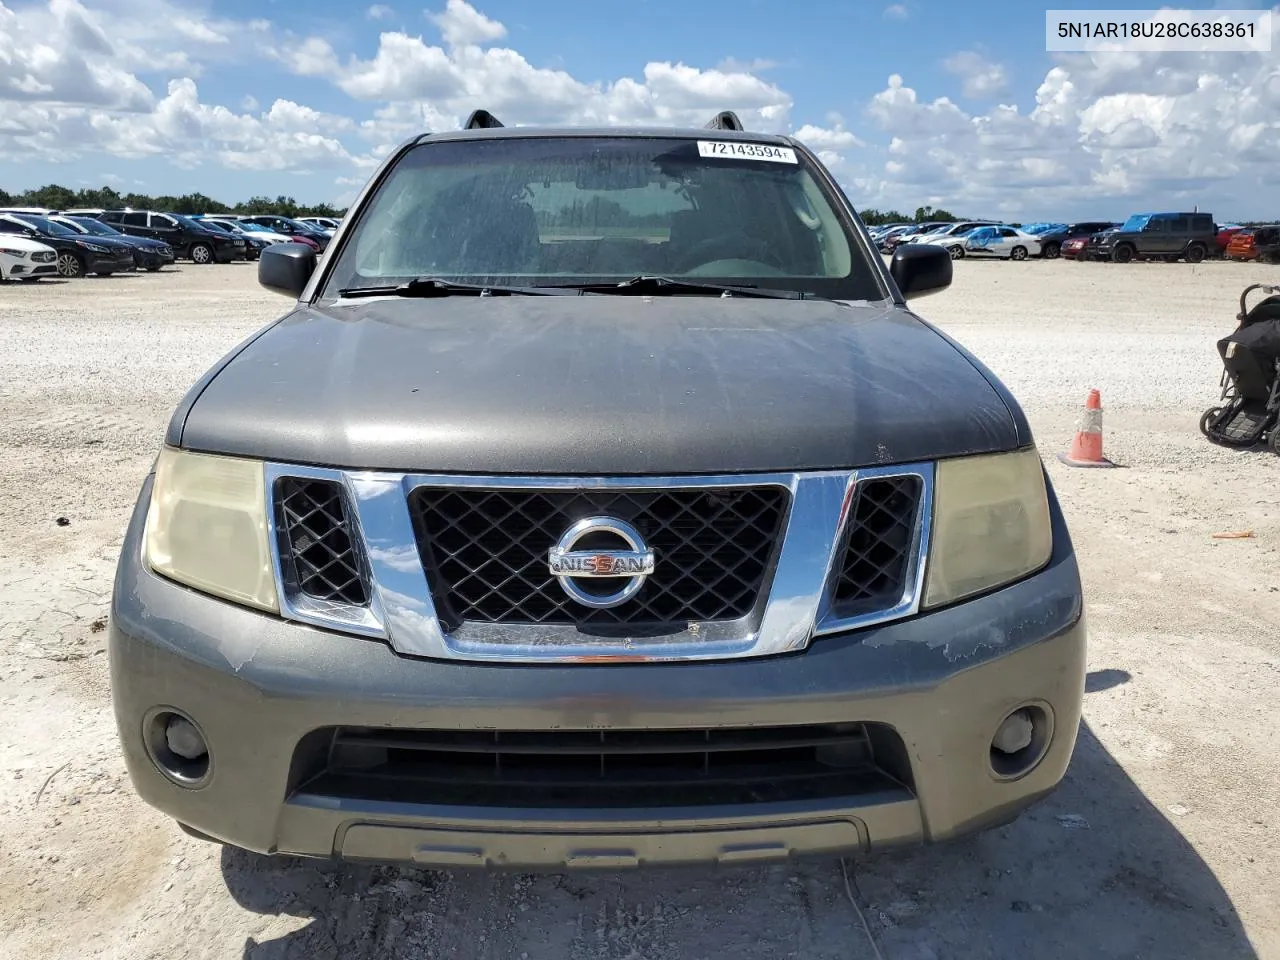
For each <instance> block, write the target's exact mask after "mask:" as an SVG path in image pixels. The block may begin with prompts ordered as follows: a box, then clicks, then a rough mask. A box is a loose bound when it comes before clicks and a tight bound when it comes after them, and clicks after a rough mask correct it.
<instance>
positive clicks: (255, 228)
mask: <svg viewBox="0 0 1280 960" xmlns="http://www.w3.org/2000/svg"><path fill="white" fill-rule="evenodd" d="M239 226H240V228H241V229H242V230H248V231H249V232H250V233H275V231H274V230H272V229H271V228H270V227H264V226H263V225H262V224H260V223H249V222H245V223H241V224H239Z"/></svg>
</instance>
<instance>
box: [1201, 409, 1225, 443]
mask: <svg viewBox="0 0 1280 960" xmlns="http://www.w3.org/2000/svg"><path fill="white" fill-rule="evenodd" d="M1220 416H1222V408H1221V407H1210V408H1209V409H1208V410H1206V411H1205V412H1204V413H1202V414H1201V415H1200V432H1201V433H1203V434H1204V435H1205V436H1206V437H1208V438H1209V439H1210V440H1213V439H1214V437H1213V434H1211V433H1210V432H1209V424H1211V423H1213V421H1215V420H1217V419H1218V417H1220Z"/></svg>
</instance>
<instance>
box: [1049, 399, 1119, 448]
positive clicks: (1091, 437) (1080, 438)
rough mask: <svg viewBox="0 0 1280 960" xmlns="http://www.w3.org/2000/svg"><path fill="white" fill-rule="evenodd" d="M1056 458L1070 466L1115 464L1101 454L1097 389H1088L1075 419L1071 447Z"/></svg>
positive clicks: (1100, 408) (1100, 409) (1100, 418)
mask: <svg viewBox="0 0 1280 960" xmlns="http://www.w3.org/2000/svg"><path fill="white" fill-rule="evenodd" d="M1058 459H1059V460H1061V461H1062V462H1063V463H1065V464H1067V466H1070V467H1114V466H1115V464H1114V463H1112V462H1111V461H1110V460H1108V459H1107V458H1106V457H1104V456H1103V455H1102V394H1101V393H1099V392H1098V391H1097V390H1090V391H1089V396H1088V397H1087V398H1086V399H1085V401H1084V412H1083V414H1082V415H1081V418H1080V419H1079V420H1078V421H1076V435H1075V437H1074V438H1073V439H1072V441H1071V449H1070V450H1068V451H1067V452H1066V453H1060V454H1058Z"/></svg>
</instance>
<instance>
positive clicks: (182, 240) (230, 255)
mask: <svg viewBox="0 0 1280 960" xmlns="http://www.w3.org/2000/svg"><path fill="white" fill-rule="evenodd" d="M98 219H99V220H101V221H102V222H103V223H106V224H109V225H110V226H113V227H115V228H116V229H117V230H119V231H120V232H121V233H127V234H129V235H130V236H131V237H150V238H151V239H153V240H163V241H164V242H165V243H167V244H169V246H170V247H172V248H173V252H174V254H175V255H176V256H178V257H179V258H181V259H183V260H190V261H191V262H192V263H197V264H205V263H230V262H231V261H233V260H243V259H244V258H245V247H246V244H245V241H244V240H243V239H241V238H240V237H231V236H228V235H227V234H225V233H222V232H221V231H219V230H211V229H210V228H208V227H204V226H201V225H200V224H199V223H197V222H196V221H195V220H192V219H190V218H189V217H184V216H181V215H179V214H176V213H162V212H158V211H153V210H107V211H105V212H104V213H102V214H100V215H99V217H98Z"/></svg>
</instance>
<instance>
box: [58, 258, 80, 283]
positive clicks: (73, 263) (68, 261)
mask: <svg viewBox="0 0 1280 960" xmlns="http://www.w3.org/2000/svg"><path fill="white" fill-rule="evenodd" d="M58 276H60V277H65V278H67V279H69V280H72V279H79V278H81V277H83V276H84V261H83V260H81V259H80V258H79V257H77V256H76V255H75V254H74V253H60V254H58Z"/></svg>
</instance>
